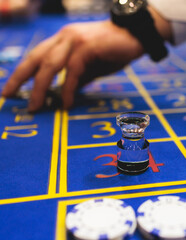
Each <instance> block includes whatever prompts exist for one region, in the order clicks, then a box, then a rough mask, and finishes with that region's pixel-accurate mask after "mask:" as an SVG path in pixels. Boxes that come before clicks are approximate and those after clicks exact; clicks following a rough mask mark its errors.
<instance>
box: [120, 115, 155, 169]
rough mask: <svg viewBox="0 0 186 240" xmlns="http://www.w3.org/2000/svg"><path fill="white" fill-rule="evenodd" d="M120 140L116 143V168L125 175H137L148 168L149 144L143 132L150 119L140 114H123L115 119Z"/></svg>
mask: <svg viewBox="0 0 186 240" xmlns="http://www.w3.org/2000/svg"><path fill="white" fill-rule="evenodd" d="M116 123H117V125H118V126H119V127H120V128H121V131H122V138H121V139H120V140H119V141H118V142H117V146H118V153H117V168H118V170H119V172H121V173H126V174H139V173H142V172H144V171H146V170H147V169H148V166H149V142H148V141H147V140H146V139H145V136H144V131H145V129H146V127H147V126H148V125H149V123H150V117H149V116H148V115H147V114H145V113H141V112H125V113H122V114H120V115H118V116H117V117H116Z"/></svg>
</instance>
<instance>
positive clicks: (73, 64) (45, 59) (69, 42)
mask: <svg viewBox="0 0 186 240" xmlns="http://www.w3.org/2000/svg"><path fill="white" fill-rule="evenodd" d="M142 53H143V47H142V45H141V43H140V42H139V41H138V40H137V39H136V38H135V37H133V36H132V35H131V34H130V33H129V32H128V31H127V30H126V29H121V28H119V27H117V26H115V25H114V24H113V23H112V22H111V21H102V22H88V23H76V24H71V25H67V26H66V27H64V28H63V29H61V30H60V31H59V32H57V33H56V34H55V35H54V36H52V37H51V38H49V39H47V40H45V41H43V42H41V43H40V44H39V45H38V46H36V48H34V49H33V50H32V51H31V52H30V54H29V55H28V56H27V57H26V59H24V60H23V62H22V63H21V64H20V65H19V66H18V67H17V69H16V70H15V72H14V73H13V75H12V76H11V77H10V79H9V80H8V82H7V83H6V85H5V87H4V90H3V92H2V95H3V96H4V97H7V98H9V97H13V96H14V95H15V93H16V92H17V91H18V89H19V87H20V86H21V85H22V84H23V83H24V82H25V81H26V80H28V79H29V78H30V77H32V76H34V77H35V81H34V87H33V90H32V93H31V98H30V102H29V107H28V110H29V111H31V112H32V111H37V110H39V109H40V108H41V107H42V106H43V103H44V100H45V97H46V92H47V89H48V88H49V86H50V84H51V82H52V80H53V78H54V76H55V75H56V74H57V73H58V72H59V71H61V69H62V68H66V70H67V76H66V80H65V83H64V85H63V87H62V92H61V97H62V101H63V107H64V108H65V109H68V108H69V107H71V106H72V104H73V102H74V94H75V92H76V90H77V89H78V88H79V87H81V86H83V85H85V84H86V83H87V82H89V81H91V80H93V79H94V78H95V77H97V76H101V75H105V74H109V73H112V72H115V71H117V70H119V69H122V68H123V67H124V66H125V65H126V64H128V63H129V62H130V61H131V60H133V59H135V58H138V57H139V56H141V54H142Z"/></svg>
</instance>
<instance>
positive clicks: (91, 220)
mask: <svg viewBox="0 0 186 240" xmlns="http://www.w3.org/2000/svg"><path fill="white" fill-rule="evenodd" d="M137 226H138V230H139V231H140V233H141V239H144V238H145V239H162V240H173V239H174V240H175V239H179V240H182V239H186V199H181V198H180V197H177V196H161V197H157V198H153V199H149V200H147V201H145V202H144V203H142V204H141V206H139V208H138V210H137V214H135V211H134V210H133V208H132V207H131V206H130V205H128V204H126V203H125V202H124V201H122V200H115V199H110V198H103V199H92V200H89V201H85V202H83V203H80V204H78V205H76V206H75V207H74V208H73V209H72V211H70V212H69V213H68V214H67V217H66V228H67V231H68V234H69V238H70V239H79V240H123V239H130V238H131V239H133V237H132V236H133V235H134V233H135V231H136V227H137Z"/></svg>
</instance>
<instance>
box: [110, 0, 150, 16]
mask: <svg viewBox="0 0 186 240" xmlns="http://www.w3.org/2000/svg"><path fill="white" fill-rule="evenodd" d="M144 6H146V0H113V8H112V10H113V12H114V13H115V14H117V15H125V14H126V15H129V14H133V13H136V12H137V11H138V10H139V9H140V8H141V7H144Z"/></svg>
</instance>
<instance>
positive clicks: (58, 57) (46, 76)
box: [28, 41, 71, 112]
mask: <svg viewBox="0 0 186 240" xmlns="http://www.w3.org/2000/svg"><path fill="white" fill-rule="evenodd" d="M70 52H71V41H64V42H60V43H59V44H57V45H56V46H55V48H53V49H52V50H51V51H50V52H49V53H48V54H47V55H46V56H45V59H44V61H42V63H41V66H40V69H39V70H38V73H37V75H36V77H35V82H34V87H33V90H32V94H31V99H30V103H29V107H28V110H29V111H30V112H33V111H37V110H38V109H40V108H41V107H42V106H43V103H44V100H45V97H46V92H47V89H48V88H49V86H50V84H51V82H52V80H53V77H54V76H55V75H56V74H57V73H58V72H59V71H60V70H61V69H62V68H63V67H64V65H65V63H66V62H67V60H68V58H69V55H70Z"/></svg>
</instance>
